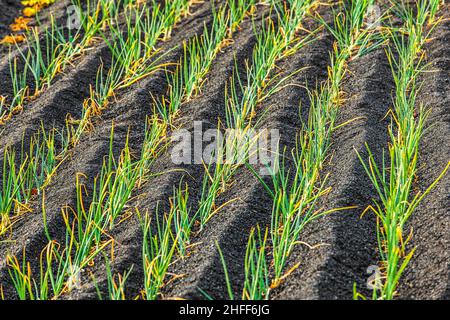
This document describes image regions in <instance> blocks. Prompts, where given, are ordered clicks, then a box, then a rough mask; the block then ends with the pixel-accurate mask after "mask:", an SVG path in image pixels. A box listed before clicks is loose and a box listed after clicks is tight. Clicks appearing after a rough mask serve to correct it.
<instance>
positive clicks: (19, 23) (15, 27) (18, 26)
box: [9, 16, 31, 32]
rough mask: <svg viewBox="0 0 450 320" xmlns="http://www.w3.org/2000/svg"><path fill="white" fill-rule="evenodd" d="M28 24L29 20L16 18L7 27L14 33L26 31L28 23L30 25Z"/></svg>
mask: <svg viewBox="0 0 450 320" xmlns="http://www.w3.org/2000/svg"><path fill="white" fill-rule="evenodd" d="M30 22H31V19H29V18H24V17H22V16H20V17H18V18H16V19H15V20H14V23H13V24H11V25H10V26H9V27H10V29H11V30H12V31H14V32H17V31H22V30H28V23H30Z"/></svg>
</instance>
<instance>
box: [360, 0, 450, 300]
mask: <svg viewBox="0 0 450 320" xmlns="http://www.w3.org/2000/svg"><path fill="white" fill-rule="evenodd" d="M439 2H440V1H438V0H431V1H424V0H420V1H417V2H416V3H415V5H413V6H408V5H407V4H405V3H404V2H402V3H399V2H395V3H394V7H393V11H394V12H395V13H396V14H397V15H398V16H399V17H400V18H401V19H402V20H403V26H401V27H400V28H395V27H391V28H390V29H389V30H388V32H387V33H386V38H387V39H388V40H390V41H391V45H390V46H389V47H388V49H387V57H388V60H389V63H390V65H391V69H392V75H393V78H394V83H395V92H394V96H393V108H392V110H391V112H390V115H391V123H390V125H389V128H388V130H389V136H390V139H391V141H390V143H389V147H388V152H387V154H386V153H385V152H383V155H382V157H381V159H382V160H381V164H378V163H377V161H376V160H375V156H374V155H373V153H372V152H371V150H370V147H369V146H368V145H367V146H366V147H367V151H368V159H367V160H364V159H363V158H362V156H361V155H360V154H358V156H359V158H360V161H361V163H362V165H363V167H364V169H365V171H366V172H367V175H368V177H369V178H370V181H371V182H372V184H373V186H374V188H375V190H376V191H377V194H378V197H379V200H375V199H374V204H373V205H371V206H369V207H368V208H367V209H366V211H369V210H370V211H373V212H374V213H375V215H376V217H377V240H378V247H379V253H380V256H381V262H380V270H381V271H382V276H381V279H379V280H380V282H381V283H380V286H375V287H374V290H373V294H372V299H381V300H391V299H393V298H395V296H396V295H397V287H398V284H399V281H400V278H401V276H402V274H403V272H404V271H405V269H406V267H407V265H408V263H409V262H410V260H411V259H412V257H413V254H414V251H415V248H411V249H409V248H410V247H409V244H410V242H411V239H412V232H407V233H406V234H405V232H406V230H405V228H406V224H407V221H408V219H409V218H410V216H411V215H412V214H413V212H414V210H415V208H416V207H417V205H418V204H419V203H420V201H421V200H422V199H423V198H424V197H425V195H426V194H428V193H429V192H430V191H431V189H432V188H433V187H434V186H435V185H436V183H437V182H438V181H439V180H440V179H441V178H442V177H443V176H444V174H445V173H446V171H447V170H448V168H449V166H450V162H449V163H448V165H447V166H446V168H445V169H444V171H443V172H442V173H441V175H440V176H439V177H438V178H437V179H436V181H434V182H433V183H432V184H431V185H430V186H429V187H428V188H427V189H426V190H425V192H423V193H420V192H417V193H415V194H414V192H413V183H414V179H415V177H416V176H417V159H418V153H419V144H420V140H421V137H422V135H423V131H424V125H425V121H426V119H427V116H428V114H429V110H427V109H426V108H425V107H424V106H423V105H418V103H417V102H416V98H417V95H418V92H419V89H420V84H419V82H418V80H417V79H418V77H419V76H420V74H421V73H422V72H424V70H425V69H426V67H427V65H426V64H425V63H424V58H425V52H424V51H423V45H424V44H425V43H426V42H427V41H428V40H429V36H430V33H431V32H432V30H433V29H434V27H435V26H436V21H435V14H436V11H437V9H438V6H439ZM366 211H365V212H366ZM354 297H355V298H364V299H365V297H364V296H363V295H361V294H359V293H357V292H356V288H355V294H354Z"/></svg>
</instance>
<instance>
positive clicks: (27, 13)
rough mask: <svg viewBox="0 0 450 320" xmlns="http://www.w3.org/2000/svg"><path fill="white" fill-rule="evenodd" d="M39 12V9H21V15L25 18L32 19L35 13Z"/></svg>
mask: <svg viewBox="0 0 450 320" xmlns="http://www.w3.org/2000/svg"><path fill="white" fill-rule="evenodd" d="M38 11H39V7H37V6H36V7H26V8H25V9H23V15H24V16H25V17H33V16H35V15H36V13H37V12H38Z"/></svg>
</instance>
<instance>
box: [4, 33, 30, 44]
mask: <svg viewBox="0 0 450 320" xmlns="http://www.w3.org/2000/svg"><path fill="white" fill-rule="evenodd" d="M23 41H25V37H24V36H23V35H21V34H18V35H10V36H6V37H4V38H3V39H2V40H1V41H0V43H1V44H14V43H18V42H23Z"/></svg>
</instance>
